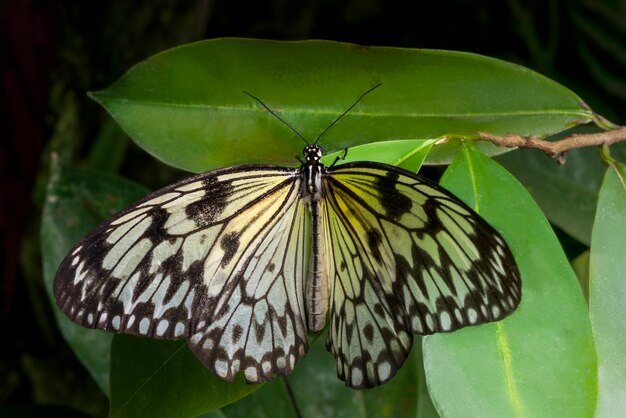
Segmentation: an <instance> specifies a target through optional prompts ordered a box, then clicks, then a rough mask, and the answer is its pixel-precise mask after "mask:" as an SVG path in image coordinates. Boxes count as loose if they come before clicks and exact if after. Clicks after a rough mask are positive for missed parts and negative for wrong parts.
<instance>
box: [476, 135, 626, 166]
mask: <svg viewBox="0 0 626 418" xmlns="http://www.w3.org/2000/svg"><path fill="white" fill-rule="evenodd" d="M478 137H479V139H482V140H484V141H489V142H491V143H493V144H496V145H500V146H503V147H508V148H534V149H538V150H540V151H543V152H545V153H546V154H547V155H549V156H550V157H552V158H555V159H556V160H557V161H558V162H559V164H564V163H565V153H566V152H567V151H569V150H571V149H575V148H583V147H590V146H593V145H611V144H614V143H616V142H620V141H626V126H622V127H619V128H616V129H612V130H609V131H603V132H596V133H593V134H573V135H571V136H568V137H567V138H564V139H561V140H559V141H546V140H543V139H538V138H534V137H527V136H521V135H504V136H499V135H493V134H490V133H487V132H479V133H478Z"/></svg>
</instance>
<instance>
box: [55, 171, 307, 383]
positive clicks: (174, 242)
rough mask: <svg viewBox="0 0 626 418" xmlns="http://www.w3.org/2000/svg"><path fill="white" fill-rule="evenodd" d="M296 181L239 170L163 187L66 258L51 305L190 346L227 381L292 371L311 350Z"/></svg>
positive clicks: (94, 322) (289, 175)
mask: <svg viewBox="0 0 626 418" xmlns="http://www.w3.org/2000/svg"><path fill="white" fill-rule="evenodd" d="M300 183H301V182H300V176H299V172H298V170H293V169H286V168H276V167H265V166H242V167H234V168H228V169H223V170H218V171H213V172H210V173H206V174H202V175H199V176H196V177H193V178H190V179H187V180H184V181H182V182H180V183H177V184H174V185H172V186H168V187H166V188H164V189H161V190H159V191H157V192H155V193H153V194H151V195H149V196H148V197H146V198H144V199H143V200H141V201H140V202H138V203H137V204H135V205H134V206H132V207H130V208H128V209H126V210H124V211H122V212H120V213H119V214H117V215H115V216H114V217H113V218H111V219H110V220H108V221H107V222H106V223H104V224H103V225H101V226H100V227H98V228H97V229H96V230H94V231H93V232H92V233H91V234H89V235H88V236H87V237H86V238H84V239H83V240H82V241H81V242H79V243H78V244H77V245H76V246H75V247H74V248H73V249H72V251H71V252H70V253H69V255H68V256H67V257H66V258H65V259H64V260H63V262H62V263H61V265H60V267H59V269H58V271H57V275H56V279H55V283H54V295H55V297H56V300H57V304H58V305H59V307H60V308H61V310H63V311H64V312H65V313H66V314H67V315H68V316H69V317H70V319H72V320H73V321H74V322H76V323H78V324H81V325H84V326H87V327H90V328H100V329H104V330H107V331H115V332H123V333H130V334H136V335H147V336H152V337H156V338H166V339H172V338H187V339H188V343H189V345H190V347H191V348H192V350H193V351H194V352H195V353H196V355H197V356H198V357H199V358H200V359H201V361H202V362H203V363H204V364H205V366H206V367H208V368H210V369H212V370H213V371H214V372H215V373H216V374H218V375H219V376H221V377H222V378H225V379H228V380H231V379H232V378H233V376H234V374H235V373H236V372H237V371H238V370H244V371H245V372H246V378H247V380H248V381H249V382H252V383H256V382H260V381H264V380H267V379H269V378H271V377H272V376H273V375H276V374H286V373H289V372H290V371H291V370H292V369H293V366H294V364H295V362H296V361H297V360H298V359H299V358H300V357H301V356H302V355H303V354H304V351H305V350H306V347H307V341H306V315H305V312H304V301H303V291H302V286H303V282H304V280H305V277H306V274H305V273H304V272H305V271H306V269H307V264H308V256H309V255H308V248H307V247H306V246H307V245H308V236H307V235H306V233H307V228H308V224H307V222H308V218H307V214H306V213H305V209H306V207H305V205H304V203H303V202H302V199H301V196H300V187H301V186H300ZM296 242H297V244H296ZM235 311H236V312H237V313H236V314H234V312H235ZM218 328H219V329H218Z"/></svg>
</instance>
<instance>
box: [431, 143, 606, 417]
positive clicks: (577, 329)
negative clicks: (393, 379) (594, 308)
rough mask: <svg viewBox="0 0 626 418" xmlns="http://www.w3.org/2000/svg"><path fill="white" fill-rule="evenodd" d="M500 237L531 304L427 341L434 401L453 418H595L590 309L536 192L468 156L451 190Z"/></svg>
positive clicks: (453, 174)
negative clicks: (592, 417) (501, 317)
mask: <svg viewBox="0 0 626 418" xmlns="http://www.w3.org/2000/svg"><path fill="white" fill-rule="evenodd" d="M442 184H443V185H444V187H446V188H448V189H450V190H451V191H453V192H455V193H457V195H458V196H459V197H460V198H461V199H463V200H464V201H466V202H467V203H468V204H469V205H471V206H473V207H474V208H476V209H477V211H478V212H479V213H480V214H481V215H482V216H483V217H484V218H485V219H487V220H488V221H489V222H490V223H491V224H492V225H493V226H494V227H495V228H497V229H498V230H499V231H500V232H501V233H502V235H503V236H504V238H505V239H506V241H507V242H508V244H509V246H510V247H511V250H512V251H513V254H514V255H515V258H516V260H517V262H518V265H519V268H520V271H521V273H522V280H523V284H522V301H521V304H520V306H519V307H518V309H517V310H516V311H515V312H514V313H513V314H512V315H511V316H509V317H508V318H506V319H504V320H503V321H500V322H496V323H491V324H486V325H481V326H478V327H471V328H466V329H463V330H460V331H458V332H454V333H451V334H439V335H434V336H430V337H426V338H424V363H425V369H426V375H427V380H428V383H429V388H430V393H431V396H432V398H433V400H434V402H435V405H436V406H437V408H438V411H439V413H440V414H441V415H442V416H444V417H458V416H468V414H469V415H471V416H480V417H524V416H562V417H588V416H590V415H591V414H592V413H593V411H594V408H595V403H596V393H597V379H596V355H595V351H594V345H593V340H592V334H591V327H590V323H589V318H588V316H587V309H586V304H585V300H584V298H583V296H582V293H581V291H580V287H579V285H578V282H577V279H576V277H575V275H574V273H573V272H572V269H571V267H570V266H569V263H568V261H567V259H566V257H565V255H564V254H563V251H562V249H561V248H560V246H559V243H558V241H557V239H556V237H555V236H554V233H553V231H552V229H551V227H550V225H549V224H548V222H547V221H546V219H545V218H544V216H543V214H542V213H541V211H540V210H539V208H538V207H537V205H536V204H535V203H534V201H533V200H532V198H531V197H530V195H529V194H528V192H526V191H525V190H524V189H523V187H522V186H521V185H520V184H519V183H518V182H517V180H515V178H513V177H512V176H511V175H510V174H509V173H507V172H506V171H505V170H504V169H502V167H500V166H499V165H498V164H497V163H495V162H494V161H492V160H490V159H489V158H487V157H485V156H483V155H481V154H479V153H478V152H476V151H473V150H468V151H466V152H465V153H464V155H459V157H458V158H457V159H456V160H455V161H454V163H453V164H452V165H451V166H450V168H449V169H448V171H446V174H445V175H444V179H443V181H442Z"/></svg>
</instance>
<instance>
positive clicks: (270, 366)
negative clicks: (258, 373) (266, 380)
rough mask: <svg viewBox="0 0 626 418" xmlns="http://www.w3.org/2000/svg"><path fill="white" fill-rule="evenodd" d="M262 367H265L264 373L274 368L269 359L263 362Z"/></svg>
mask: <svg viewBox="0 0 626 418" xmlns="http://www.w3.org/2000/svg"><path fill="white" fill-rule="evenodd" d="M261 367H262V368H263V373H265V374H268V373H269V372H270V370H272V365H271V364H270V362H269V361H267V360H266V361H264V362H263V363H262V364H261Z"/></svg>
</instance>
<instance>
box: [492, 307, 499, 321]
mask: <svg viewBox="0 0 626 418" xmlns="http://www.w3.org/2000/svg"><path fill="white" fill-rule="evenodd" d="M491 313H493V317H494V318H498V317H499V316H500V308H498V307H497V306H495V305H494V306H492V307H491Z"/></svg>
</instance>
